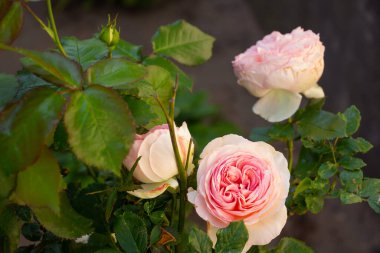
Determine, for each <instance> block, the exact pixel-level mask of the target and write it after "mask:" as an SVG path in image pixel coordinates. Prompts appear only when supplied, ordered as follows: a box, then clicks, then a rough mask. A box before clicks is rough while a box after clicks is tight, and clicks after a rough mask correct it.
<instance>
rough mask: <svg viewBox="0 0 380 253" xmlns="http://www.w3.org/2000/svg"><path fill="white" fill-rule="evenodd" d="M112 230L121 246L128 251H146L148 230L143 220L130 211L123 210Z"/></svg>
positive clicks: (140, 252)
mask: <svg viewBox="0 0 380 253" xmlns="http://www.w3.org/2000/svg"><path fill="white" fill-rule="evenodd" d="M114 230H115V233H116V238H117V241H118V243H119V244H120V246H121V248H122V249H123V250H125V251H126V252H130V253H143V252H146V248H147V245H148V232H147V228H146V225H145V223H144V221H143V220H142V219H141V218H140V217H139V216H137V215H136V214H134V213H132V212H125V213H124V214H123V215H122V216H120V217H119V218H118V219H117V220H116V223H115V226H114Z"/></svg>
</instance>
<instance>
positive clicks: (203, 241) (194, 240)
mask: <svg viewBox="0 0 380 253" xmlns="http://www.w3.org/2000/svg"><path fill="white" fill-rule="evenodd" d="M189 252H191V253H212V242H211V240H210V238H209V237H208V235H207V234H206V233H205V232H204V231H203V230H200V229H198V228H196V227H192V228H191V230H190V233H189Z"/></svg>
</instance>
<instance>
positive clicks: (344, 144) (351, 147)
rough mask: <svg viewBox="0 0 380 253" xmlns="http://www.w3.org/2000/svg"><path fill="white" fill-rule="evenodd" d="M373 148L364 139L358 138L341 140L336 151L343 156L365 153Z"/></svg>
mask: <svg viewBox="0 0 380 253" xmlns="http://www.w3.org/2000/svg"><path fill="white" fill-rule="evenodd" d="M372 148H373V145H372V144H371V143H369V142H368V141H366V140H365V139H363V138H361V137H358V138H352V137H349V138H343V139H340V140H339V142H338V144H337V151H338V153H340V154H343V155H352V154H355V153H363V154H364V153H367V152H368V151H369V150H371V149H372Z"/></svg>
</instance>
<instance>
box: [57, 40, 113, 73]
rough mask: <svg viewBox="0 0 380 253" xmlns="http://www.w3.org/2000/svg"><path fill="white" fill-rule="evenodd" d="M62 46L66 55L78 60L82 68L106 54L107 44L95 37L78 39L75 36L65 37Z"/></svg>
mask: <svg viewBox="0 0 380 253" xmlns="http://www.w3.org/2000/svg"><path fill="white" fill-rule="evenodd" d="M62 46H63V48H64V49H65V51H66V53H67V55H68V57H69V58H70V59H72V60H74V61H76V62H78V63H79V64H80V65H81V66H82V68H83V69H84V70H86V69H87V68H88V67H89V66H91V65H93V64H94V63H96V62H97V61H99V60H101V59H103V58H105V57H106V56H107V54H108V47H107V45H106V44H105V43H103V42H102V41H101V40H99V39H97V38H91V39H87V40H78V39H77V38H75V37H65V38H63V39H62Z"/></svg>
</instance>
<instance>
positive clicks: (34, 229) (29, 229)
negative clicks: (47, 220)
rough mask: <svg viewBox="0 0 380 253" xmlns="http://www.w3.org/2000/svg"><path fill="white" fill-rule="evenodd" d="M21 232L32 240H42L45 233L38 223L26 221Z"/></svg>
mask: <svg viewBox="0 0 380 253" xmlns="http://www.w3.org/2000/svg"><path fill="white" fill-rule="evenodd" d="M21 232H22V235H23V236H24V237H25V238H26V239H28V240H29V241H32V242H37V241H40V240H41V237H42V235H43V233H42V231H41V227H40V225H38V224H37V223H24V225H23V226H22V228H21Z"/></svg>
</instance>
